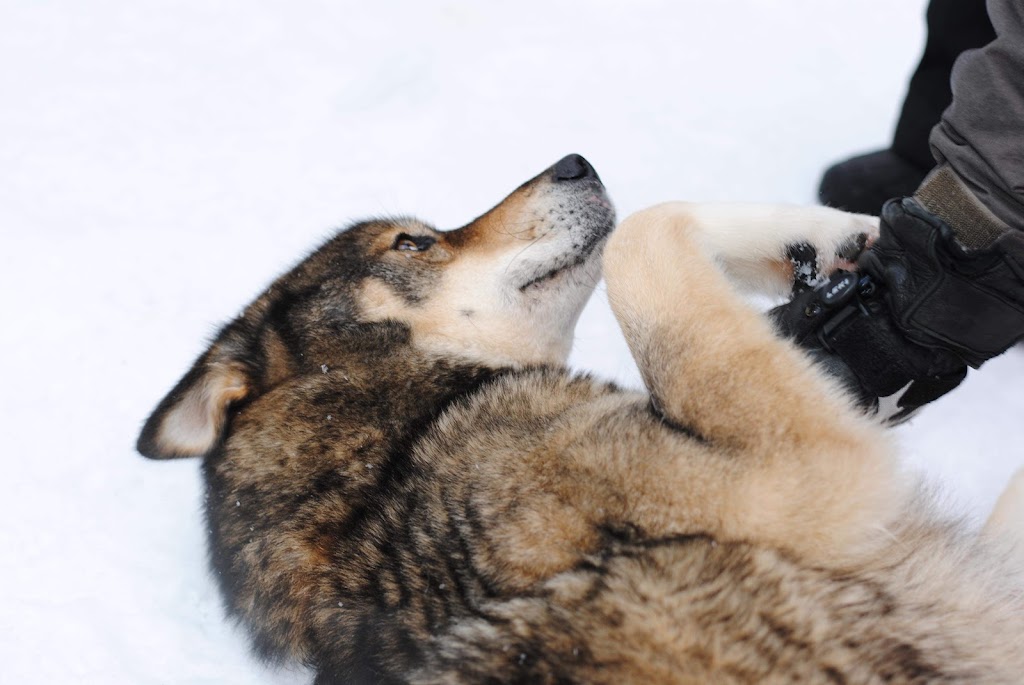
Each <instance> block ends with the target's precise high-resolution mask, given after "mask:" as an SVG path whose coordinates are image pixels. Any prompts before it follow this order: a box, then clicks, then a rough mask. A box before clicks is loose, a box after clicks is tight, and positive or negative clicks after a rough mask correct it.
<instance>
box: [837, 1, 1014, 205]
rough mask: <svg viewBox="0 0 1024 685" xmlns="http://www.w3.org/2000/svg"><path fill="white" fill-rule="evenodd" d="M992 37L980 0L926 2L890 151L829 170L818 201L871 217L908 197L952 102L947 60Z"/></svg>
mask: <svg viewBox="0 0 1024 685" xmlns="http://www.w3.org/2000/svg"><path fill="white" fill-rule="evenodd" d="M994 38H995V31H994V30H993V29H992V24H991V22H990V21H989V18H988V14H987V13H986V11H985V2H984V0H932V1H931V3H930V4H929V5H928V42H927V44H926V45H925V49H924V56H923V57H922V58H921V62H920V64H918V66H917V70H916V71H915V72H914V75H913V76H912V77H911V79H910V86H909V88H908V89H907V97H906V99H905V100H904V101H903V110H902V111H901V112H900V118H899V122H898V123H897V124H896V133H895V134H894V136H893V141H892V147H890V148H889V149H887V150H878V151H876V152H871V153H868V154H864V155H859V156H857V157H853V158H851V159H848V160H846V161H844V162H840V163H838V164H835V165H833V166H832V167H830V168H829V169H828V170H827V171H826V172H825V174H824V176H823V177H822V179H821V185H820V187H819V188H818V198H819V200H820V201H821V203H822V204H825V205H829V206H831V207H838V208H840V209H845V210H847V211H850V212H859V213H861V214H877V213H878V212H879V211H880V210H881V207H882V204H883V203H884V202H885V201H886V200H888V199H890V198H893V197H903V196H906V195H910V194H912V193H913V192H914V190H915V189H916V188H917V187H918V186H919V185H920V184H921V182H922V181H923V180H924V177H925V176H926V175H927V174H928V172H929V171H930V170H931V168H932V167H933V166H934V164H935V162H934V160H933V158H932V154H931V150H930V148H929V146H928V136H929V134H930V132H931V130H932V127H934V126H935V124H937V123H939V119H940V118H941V116H942V112H943V111H944V110H945V109H946V108H947V107H948V106H949V103H950V102H952V100H953V94H952V91H951V90H950V83H949V76H950V73H951V72H952V70H953V62H955V61H956V58H957V57H959V56H960V53H962V52H963V51H965V50H970V49H972V48H978V47H981V46H982V45H985V44H987V43H989V42H991V41H992V40H993V39H994Z"/></svg>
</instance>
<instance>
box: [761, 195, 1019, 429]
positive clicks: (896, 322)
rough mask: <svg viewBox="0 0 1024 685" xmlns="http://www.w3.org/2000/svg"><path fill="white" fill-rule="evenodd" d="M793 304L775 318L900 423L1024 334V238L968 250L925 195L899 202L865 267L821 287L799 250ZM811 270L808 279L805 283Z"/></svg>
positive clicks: (875, 408)
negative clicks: (927, 205)
mask: <svg viewBox="0 0 1024 685" xmlns="http://www.w3.org/2000/svg"><path fill="white" fill-rule="evenodd" d="M791 257H792V258H793V259H794V263H795V265H796V269H795V271H796V273H797V274H798V278H797V281H796V285H795V286H794V296H793V299H792V300H791V301H790V302H788V303H786V304H783V305H781V306H779V307H777V308H775V309H773V310H772V311H771V312H770V315H771V317H772V319H773V320H774V321H775V323H776V326H777V328H778V329H779V331H780V332H781V333H782V334H783V335H786V336H789V337H792V338H793V339H794V340H795V341H796V343H797V344H798V345H800V346H801V347H803V348H805V349H806V350H807V351H808V353H809V354H810V355H811V356H812V358H814V359H815V360H816V361H817V362H819V363H820V364H822V366H823V367H824V368H825V369H827V370H828V372H829V373H831V374H832V375H834V376H836V377H838V378H839V379H840V380H841V381H842V382H843V383H844V384H845V385H846V386H847V387H848V388H849V390H850V392H852V393H853V395H854V396H855V397H856V398H857V400H858V402H859V403H860V404H861V405H862V406H863V407H864V408H865V409H866V410H867V411H869V412H872V413H877V414H878V417H879V419H880V420H882V421H885V422H888V423H900V422H902V421H905V420H906V419H908V418H910V416H912V415H913V414H914V413H915V412H916V411H917V410H918V409H920V408H921V407H922V406H924V405H925V404H928V403H929V402H932V401H934V400H936V399H938V398H939V397H941V396H942V395H944V394H946V393H947V392H949V391H950V390H952V389H953V388H955V387H956V386H957V385H959V384H960V382H961V381H962V380H963V379H964V377H965V376H966V375H967V368H968V366H972V367H975V368H977V367H978V366H981V364H983V363H984V362H985V361H987V360H988V359H991V358H992V357H994V356H996V355H998V354H1001V353H1002V352H1004V351H1005V350H1006V349H1007V348H1008V347H1010V346H1011V345H1012V344H1014V343H1015V342H1016V341H1018V340H1020V339H1022V338H1024V236H1022V235H1021V233H1020V232H1017V231H1013V230H1010V231H1007V232H1006V233H1005V234H1004V235H1003V236H1001V237H1000V238H999V239H998V240H996V241H995V242H993V243H992V244H991V245H989V246H988V247H986V248H984V249H978V250H971V251H967V250H965V249H964V248H963V247H961V245H960V244H959V243H958V242H957V241H956V239H955V238H954V234H953V231H952V229H951V228H950V227H949V226H948V225H946V224H945V223H944V222H943V221H942V220H940V219H939V218H937V217H935V216H934V215H932V214H930V213H929V212H928V211H926V210H925V209H924V208H923V207H922V206H921V205H920V204H919V203H918V202H917V201H916V200H915V199H913V198H904V199H903V200H891V201H889V202H888V203H887V204H886V205H885V207H884V208H883V211H882V221H881V231H880V235H879V238H878V240H877V241H876V242H875V243H874V245H872V246H871V247H870V248H869V249H867V250H866V251H865V252H864V253H863V254H862V255H861V256H860V258H859V260H858V262H857V270H856V271H837V272H835V273H834V274H832V276H831V277H830V278H829V279H828V280H827V281H826V282H825V283H822V284H820V285H817V286H814V287H811V286H810V285H809V282H810V280H809V278H808V277H807V275H806V274H807V269H801V268H800V267H801V264H802V263H804V262H806V260H808V259H812V260H813V254H810V255H809V254H807V253H806V247H800V246H798V247H796V248H794V249H793V250H791ZM801 272H803V273H804V274H805V275H804V277H802V278H801V277H800V274H801Z"/></svg>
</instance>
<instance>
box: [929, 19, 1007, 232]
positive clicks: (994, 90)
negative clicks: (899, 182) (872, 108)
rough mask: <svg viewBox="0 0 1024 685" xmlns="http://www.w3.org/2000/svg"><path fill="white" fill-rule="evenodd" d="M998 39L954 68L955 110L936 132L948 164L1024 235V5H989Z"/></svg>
mask: <svg viewBox="0 0 1024 685" xmlns="http://www.w3.org/2000/svg"><path fill="white" fill-rule="evenodd" d="M988 13H989V18H990V19H991V20H992V26H993V27H994V28H995V31H996V39H995V40H994V41H992V42H991V43H989V44H988V45H986V46H985V47H983V48H979V49H977V50H970V51H968V52H965V53H964V54H963V55H962V56H961V57H960V59H958V60H957V62H956V64H955V66H954V67H953V75H952V86H953V104H951V105H950V106H949V108H948V109H947V110H946V111H945V112H944V113H943V115H942V121H941V122H939V124H938V125H937V126H936V127H935V128H934V129H933V130H932V134H931V140H930V142H931V146H932V151H933V152H934V154H935V158H936V159H937V160H938V161H939V162H940V163H941V162H947V163H948V164H949V165H950V166H951V167H952V168H953V170H954V171H955V172H956V173H957V175H958V176H959V177H960V178H961V179H962V180H963V181H964V182H965V183H966V184H967V186H968V187H969V188H970V190H971V191H972V192H973V193H974V194H975V196H977V198H978V199H979V200H980V201H981V202H982V204H984V205H985V206H986V207H987V208H988V209H989V210H991V211H992V213H993V214H995V215H996V216H997V217H998V218H1000V219H1001V220H1003V221H1004V222H1006V224H1008V225H1009V226H1012V227H1014V228H1017V229H1020V230H1024V0H988Z"/></svg>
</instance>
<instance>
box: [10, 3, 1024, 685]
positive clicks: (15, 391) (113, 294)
mask: <svg viewBox="0 0 1024 685" xmlns="http://www.w3.org/2000/svg"><path fill="white" fill-rule="evenodd" d="M923 13H924V3H923V1H922V0H901V1H900V2H893V1H892V0H856V1H852V2H851V1H849V0H728V1H723V2H711V1H709V0H687V1H681V0H674V1H670V0H662V1H654V0H642V1H630V2H625V1H622V2H608V1H603V0H602V1H596V0H592V1H591V2H586V3H584V2H579V3H572V2H566V1H563V0H545V1H540V0H518V1H517V2H504V3H497V2H483V1H478V2H471V1H469V0H449V1H447V2H419V3H417V2H411V1H408V2H391V1H388V2H384V1H378V2H358V3H356V2H326V1H324V2H310V1H305V0H303V1H299V0H293V1H291V2H266V1H255V0H248V1H245V2H243V1H242V0H234V1H229V2H207V1H206V0H188V1H182V2H175V3H156V2H152V3H151V2H142V1H132V2H129V1H127V0H126V1H124V2H109V1H106V0H93V1H91V2H88V3H82V2H72V1H70V0H69V1H58V0H50V1H43V0H39V1H31V0H23V1H21V2H18V1H17V0H15V1H14V2H11V1H10V0H5V1H3V2H2V3H0V64H2V66H0V428H2V431H0V436H2V440H0V451H2V459H3V468H4V469H6V471H5V472H4V473H3V477H2V478H0V520H2V523H0V682H3V683H115V684H119V683H126V684H127V683H131V684H133V685H140V684H141V685H145V684H148V683H218V684H223V683H257V682H263V683H303V682H308V680H309V678H310V676H309V674H308V673H306V672H304V671H302V670H301V669H285V670H271V669H267V668H265V667H263V666H261V665H260V664H259V663H258V662H257V661H256V660H254V659H253V658H252V657H251V656H250V655H249V653H248V651H247V649H248V648H247V644H246V640H245V638H244V636H243V634H242V633H241V631H239V630H238V629H237V628H235V627H233V626H232V625H231V624H230V623H229V622H228V621H226V620H225V619H224V617H223V614H222V611H221V608H220V604H219V599H218V597H217V594H216V592H215V589H214V585H213V582H212V580H211V578H210V576H209V573H208V571H207V568H206V563H205V551H204V531H203V524H202V520H201V515H200V505H201V494H200V482H199V473H198V465H199V464H198V461H176V462H150V461H146V460H144V459H142V458H141V457H139V456H138V455H137V454H136V453H135V451H134V447H133V446H134V442H135V438H136V434H137V431H138V429H139V427H140V424H141V422H142V420H143V419H144V418H145V417H146V415H147V414H148V412H149V411H150V410H151V409H152V408H153V407H154V406H155V404H156V403H157V401H158V400H159V399H160V398H161V397H162V396H163V394H164V393H165V392H166V391H168V390H169V389H170V388H171V386H172V385H173V384H174V383H175V382H176V381H177V380H178V378H179V377H180V376H181V375H182V374H183V373H184V372H185V371H186V369H187V368H188V367H189V365H190V364H191V363H192V361H193V359H194V358H195V357H196V356H197V355H198V354H199V353H200V352H201V351H202V350H203V349H204V345H205V341H206V339H207V338H208V336H209V335H210V334H211V333H212V332H213V331H214V330H215V329H216V327H217V326H218V325H219V324H220V323H221V322H224V321H225V320H227V319H228V318H230V317H231V316H233V315H234V314H235V313H236V312H237V311H238V310H239V308H240V307H241V306H243V305H244V304H245V303H247V302H248V301H249V300H250V298H252V297H253V296H254V295H255V294H256V293H257V292H258V291H259V290H260V289H261V288H262V287H263V286H264V285H265V284H267V283H268V282H269V281H270V280H271V279H272V278H273V277H274V276H276V275H277V274H278V273H280V272H281V271H283V270H284V269H286V268H287V267H288V266H289V265H291V264H292V263H294V262H295V261H296V260H297V259H299V258H300V257H301V256H302V255H303V254H304V253H305V252H306V251H308V250H310V249H311V248H313V247H314V246H316V245H317V244H318V243H319V242H320V241H321V240H322V239H323V238H324V237H325V236H327V235H329V234H330V232H331V231H332V229H333V228H335V227H339V226H342V225H344V224H346V223H347V222H349V221H350V220H352V219H356V218H360V217H365V216H367V215H373V214H379V213H391V214H394V213H410V214H415V215H418V216H420V217H422V218H424V219H426V220H428V221H432V222H434V223H435V224H436V225H438V226H439V227H455V226H458V225H461V224H463V223H464V222H466V221H467V220H469V219H471V218H472V217H474V216H476V215H478V214H479V213H481V212H482V211H484V210H486V209H487V208H489V207H490V206H491V205H492V204H493V203H495V202H496V201H498V200H499V199H500V198H502V197H503V196H504V195H505V194H506V193H507V192H508V191H510V190H511V189H512V188H514V187H515V186H516V185H518V184H519V183H520V182H522V181H524V180H525V179H527V178H528V177H530V176H532V175H533V174H535V173H536V172H538V171H540V170H541V169H543V168H545V167H547V166H548V165H550V164H551V163H553V162H554V161H555V160H557V159H558V158H559V157H561V156H562V155H564V154H566V153H569V152H580V153H582V154H584V155H586V156H587V158H588V159H589V160H590V161H591V162H592V163H593V164H594V165H595V167H596V168H597V170H598V172H599V173H600V174H601V176H602V178H603V179H604V181H605V182H606V184H607V186H608V188H609V190H610V192H611V195H612V197H613V198H614V200H615V201H616V204H617V206H618V210H619V213H620V216H625V215H626V214H628V213H630V212H632V211H634V210H636V209H639V208H641V207H643V206H645V205H647V204H650V203H654V202H658V201H662V200H668V199H688V200H746V201H766V202H791V203H810V202H813V201H814V188H815V186H816V183H817V180H818V176H819V174H820V171H821V170H822V169H823V168H824V166H826V165H827V164H828V163H829V162H831V161H833V160H835V159H837V158H839V157H841V156H843V155H846V154H849V153H853V152H858V151H861V150H865V149H870V148H873V147H879V146H882V145H884V144H886V143H887V141H888V139H889V136H890V134H891V130H892V128H893V124H894V121H895V117H896V114H897V112H898V107H899V104H900V101H901V98H902V95H903V92H904V88H905V83H906V79H907V77H908V76H909V74H910V72H911V71H912V69H913V66H914V64H915V63H916V60H917V59H918V57H919V54H920V51H921V48H922V45H923V36H924V32H923ZM679 306H680V307H684V306H686V302H685V301H683V302H680V303H679ZM572 364H573V365H574V366H576V367H579V368H583V369H589V370H592V371H594V372H596V373H597V374H600V375H603V376H608V377H612V378H615V379H618V380H620V381H623V382H625V383H628V384H631V385H637V384H638V382H639V381H638V377H637V374H636V371H635V368H634V367H633V364H632V362H631V360H630V358H629V355H628V352H627V350H626V347H625V344H624V342H623V341H622V339H621V336H620V334H619V331H618V329H617V327H616V325H615V322H614V320H613V318H612V316H611V314H610V312H609V309H608V306H607V303H606V301H605V299H604V297H603V293H602V292H598V294H597V296H596V297H595V299H594V301H593V302H592V303H591V305H590V306H589V307H588V309H587V310H586V312H585V314H584V317H583V319H582V321H581V323H580V326H579V331H578V340H577V343H576V347H575V350H574V353H573V356H572ZM1022 379H1024V352H1022V351H1021V349H1015V350H1011V351H1010V352H1009V353H1008V354H1007V355H1005V356H1004V357H1003V358H1001V359H999V360H996V361H993V362H992V363H990V364H989V365H988V366H987V367H986V368H985V369H984V370H983V371H982V372H981V373H977V374H974V375H973V376H972V378H971V379H970V380H969V381H968V382H967V383H965V385H964V386H963V387H962V388H961V389H960V390H958V391H957V392H956V393H954V394H953V395H951V396H949V397H948V398H945V399H943V400H942V401H940V402H938V403H937V404H936V405H935V406H934V407H932V408H931V409H930V410H929V411H927V412H926V413H925V414H924V415H923V416H922V417H920V418H919V419H917V420H916V421H915V422H914V423H913V424H912V425H909V426H907V427H904V428H901V429H899V435H900V438H901V441H902V443H903V446H904V448H905V452H906V455H907V460H908V462H909V463H911V464H912V465H913V466H914V467H915V468H921V469H924V470H925V471H927V472H928V473H929V474H930V476H931V477H932V478H933V479H935V480H937V481H940V482H941V483H942V484H943V485H944V487H945V488H946V490H947V491H948V492H949V493H950V500H949V507H950V509H951V510H959V511H963V512H966V513H967V514H969V515H971V516H973V517H975V518H979V517H981V516H982V515H984V512H985V511H986V510H987V509H988V508H989V507H990V506H991V504H992V503H993V501H994V500H995V497H996V496H997V494H998V492H999V490H1000V488H1001V487H1002V485H1003V483H1004V482H1005V481H1006V479H1007V478H1008V477H1009V475H1010V473H1011V472H1012V471H1013V470H1014V468H1015V467H1016V466H1018V465H1020V464H1022V463H1024V450H1022V449H1021V448H1020V444H1021V442H1022V438H1024V420H1022V417H1024V397H1022V394H1021V392H1020V388H1021V382H1022Z"/></svg>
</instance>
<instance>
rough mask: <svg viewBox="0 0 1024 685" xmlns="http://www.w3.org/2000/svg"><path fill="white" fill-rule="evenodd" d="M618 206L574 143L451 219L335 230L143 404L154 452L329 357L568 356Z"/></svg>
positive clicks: (486, 359) (186, 447)
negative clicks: (474, 212) (478, 212)
mask: <svg viewBox="0 0 1024 685" xmlns="http://www.w3.org/2000/svg"><path fill="white" fill-rule="evenodd" d="M613 226H614V212H613V210H612V207H611V204H610V202H609V201H608V197H607V195H606V194H605V190H604V186H603V185H602V184H601V181H600V179H599V178H598V176H597V174H596V173H595V172H594V169H593V168H592V167H591V166H590V164H588V163H587V161H586V160H585V159H583V158H582V157H580V156H579V155H570V156H568V157H565V158H564V159H562V160H560V161H559V162H558V163H556V164H555V165H554V166H552V167H550V168H549V169H547V170H546V171H544V172H542V173H541V174H539V175H538V176H536V177H535V178H533V179H531V180H530V181H527V182H526V183H524V184H523V185H522V186H520V187H519V188H517V189H516V190H515V191H513V192H512V194H511V195H509V196H508V197H507V198H505V199H504V200H503V201H502V202H500V203H499V204H498V205H497V206H495V207H494V208H493V209H491V210H490V211H488V212H487V213H486V214H484V215H483V216H480V217H479V218H477V219H475V220H474V221H472V222H470V223H469V224H467V225H466V226H463V227H462V228H458V229H455V230H450V231H438V230H436V229H434V228H433V227H431V226H429V225H427V224H425V223H423V222H421V221H418V220H415V219H409V218H403V219H375V220H370V221H365V222H362V223H359V224H356V225H354V226H351V227H350V228H348V229H346V230H343V231H341V232H340V233H338V234H337V235H336V236H335V237H334V238H332V239H331V240H329V241H328V242H327V243H326V244H324V245H323V246H321V247H320V248H319V249H318V250H316V251H315V252H314V253H313V254H311V255H310V256H309V257H308V258H306V259H305V260H304V261H302V262H301V263H300V264H299V265H298V266H296V267H295V268H294V269H292V270H291V271H290V272H288V273H286V274H285V275H284V276H282V277H281V278H279V279H278V280H277V281H275V282H274V283H273V284H272V285H271V286H270V287H269V288H268V289H267V290H266V291H265V292H264V293H263V294H261V295H260V296H259V297H258V298H256V300H255V301H253V302H252V303H251V304H250V305H249V306H248V307H246V309H245V310H244V311H243V313H242V314H241V315H240V316H239V317H238V318H237V319H235V320H234V321H232V322H231V323H230V324H228V325H227V326H225V327H224V328H223V329H222V330H221V332H220V333H219V334H218V335H217V337H216V338H215V340H214V341H213V343H212V344H211V346H210V348H209V349H208V350H207V351H206V352H205V353H204V354H203V355H202V356H201V357H200V358H199V360H198V361H197V362H196V363H195V365H194V366H193V368H192V369H191V370H190V371H189V372H188V373H187V374H186V375H185V377H184V378H182V379H181V381H180V382H179V383H178V384H177V385H176V386H175V387H174V389H173V390H172V391H171V392H170V393H169V394H168V395H167V397H165V398H164V399H163V401H162V402H161V403H160V404H159V405H158V406H157V408H156V410H155V411H154V412H153V414H152V415H151V416H150V417H149V420H148V421H147V422H146V425H145V426H144V428H143V431H142V435H141V436H140V438H139V442H138V449H139V451H140V452H141V453H142V454H144V455H145V456H147V457H152V458H171V457H187V456H202V455H205V454H207V453H208V452H209V451H210V450H211V449H213V447H215V446H216V445H217V444H218V442H219V440H220V439H221V437H222V433H223V430H224V426H225V424H226V422H227V417H228V412H229V410H230V409H231V408H232V406H233V405H237V404H239V403H242V402H247V401H251V400H253V399H255V398H256V397H259V396H260V395H262V394H264V393H266V392H267V391H269V390H270V389H272V388H274V387H276V386H278V385H280V384H282V383H285V382H287V381H289V380H290V379H294V378H296V377H301V376H304V375H308V374H316V373H325V372H326V371H327V370H328V369H336V368H341V369H344V368H346V367H353V366H357V365H362V366H363V367H367V366H369V367H374V366H376V367H377V368H379V369H380V370H381V371H380V372H381V373H386V371H387V368H388V366H387V364H388V363H389V359H390V360H391V361H394V360H395V359H399V358H401V359H402V360H403V363H404V362H407V361H408V360H409V358H410V357H412V358H420V359H424V360H430V359H445V360H451V361H456V362H466V363H471V364H478V365H484V366H489V367H507V366H513V367H515V366H526V365H532V364H544V363H561V362H564V361H565V358H566V357H567V356H568V353H569V349H570V346H571V343H572V335H573V330H574V328H575V325H576V320H577V319H578V317H579V314H580V312H581V311H582V309H583V305H584V304H585V303H586V301H587V299H588V298H589V296H590V294H591V292H592V291H593V288H594V286H595V285H596V283H597V281H598V279H599V278H600V251H601V248H602V247H603V245H604V242H605V239H606V238H607V236H608V234H609V233H610V231H611V229H612V227H613Z"/></svg>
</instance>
